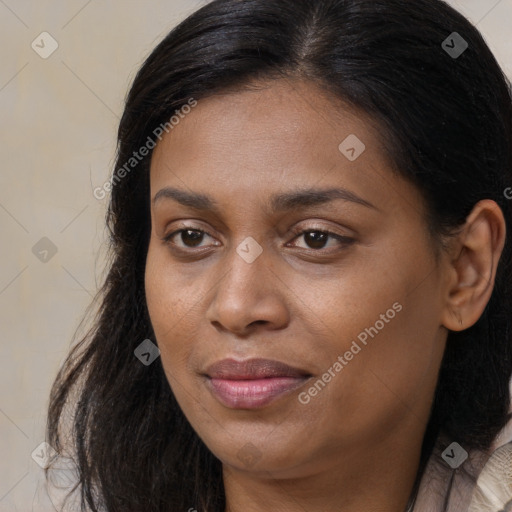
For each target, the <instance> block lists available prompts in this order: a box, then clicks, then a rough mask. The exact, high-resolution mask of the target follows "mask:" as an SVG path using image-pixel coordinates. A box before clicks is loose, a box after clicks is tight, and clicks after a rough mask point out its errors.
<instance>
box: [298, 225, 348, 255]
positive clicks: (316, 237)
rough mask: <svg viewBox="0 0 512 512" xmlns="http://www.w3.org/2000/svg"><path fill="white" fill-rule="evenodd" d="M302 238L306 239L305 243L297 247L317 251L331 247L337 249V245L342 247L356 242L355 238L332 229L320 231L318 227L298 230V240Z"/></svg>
mask: <svg viewBox="0 0 512 512" xmlns="http://www.w3.org/2000/svg"><path fill="white" fill-rule="evenodd" d="M300 239H303V240H304V244H305V245H295V247H299V248H302V249H312V250H316V251H320V250H322V249H329V248H331V249H332V248H334V249H335V248H336V246H338V248H340V247H341V248H342V247H343V246H348V245H350V244H351V243H352V242H354V239H353V238H349V237H346V236H342V235H338V234H336V233H331V232H330V231H320V230H318V229H309V230H307V231H300V232H298V233H297V237H296V240H300ZM331 240H332V241H333V243H332V244H330V241H331Z"/></svg>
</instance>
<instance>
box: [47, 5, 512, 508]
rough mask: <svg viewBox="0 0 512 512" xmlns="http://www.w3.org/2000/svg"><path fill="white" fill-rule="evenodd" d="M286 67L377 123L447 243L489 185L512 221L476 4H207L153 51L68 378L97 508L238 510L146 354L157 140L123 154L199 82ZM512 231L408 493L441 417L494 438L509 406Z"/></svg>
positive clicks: (509, 151) (440, 395) (448, 427)
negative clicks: (471, 10)
mask: <svg viewBox="0 0 512 512" xmlns="http://www.w3.org/2000/svg"><path fill="white" fill-rule="evenodd" d="M454 32H456V33H457V34H459V36H460V37H461V38H462V39H463V40H464V41H465V42H466V43H467V49H465V51H463V52H462V53H461V54H460V55H457V54H454V52H452V51H449V50H450V49H453V48H455V47H456V46H457V47H456V48H455V50H459V49H461V48H462V46H461V45H462V42H461V39H457V40H454V39H453V37H457V36H454V35H453V33H454ZM449 37H452V39H449ZM447 38H448V39H447ZM446 40H447V41H448V44H446V43H445V44H443V41H446ZM279 78H286V79H290V80H291V79H296V78H299V79H305V80H309V81H311V82H314V83H316V84H317V85H319V86H320V87H322V88H323V89H324V90H325V91H328V92H330V93H332V94H334V95H335V96H336V97H339V98H340V99H342V100H344V101H345V102H347V103H349V104H350V105H352V106H353V107H356V108H357V109H360V110H361V111H363V112H365V113H366V114H369V115H370V116H371V117H372V119H374V120H375V121H376V122H377V123H379V125H380V127H381V134H382V137H383V140H384V142H385V147H386V148H387V151H389V155H390V157H391V159H392V161H393V162H394V164H395V167H396V172H398V173H400V174H401V175H403V176H405V177H406V178H407V179H409V180H410V181H411V182H412V183H414V184H415V185H416V186H417V187H418V189H419V190H420V192H421V193H422V194H423V196H424V198H425V200H426V204H427V205H428V218H427V219H426V222H427V223H428V227H429V228H430V230H431V232H432V233H433V234H434V235H435V237H436V238H435V239H437V240H438V241H441V239H442V238H443V235H445V234H447V233H449V232H450V231H451V230H452V229H454V228H456V227H457V226H460V225H461V224H463V223H464V221H465V219H466V217H467V215H468V214H469V212H470V211H471V209H472V208H473V206H474V205H475V204H476V203H477V202H478V201H479V200H481V199H486V198H487V199H492V200H494V201H496V202H497V203H498V205H499V206H500V207H501V208H502V210H503V212H504V215H505V218H506V223H507V231H508V233H512V211H511V206H510V201H509V200H507V198H506V197H505V195H506V194H504V191H505V190H506V189H507V188H508V187H510V186H512V101H511V95H510V87H509V83H508V81H507V79H506V78H505V76H504V75H503V72H502V71H501V69H500V67H499V65H498V64H497V62H496V60H495V58H494V57H493V55H492V53H491V51H490V50H489V48H488V47H487V45H486V44H485V42H484V40H483V38H482V36H481V35H480V33H479V32H478V31H477V29H476V28H475V27H473V26H472V25H471V24H470V23H469V22H468V21H467V20H466V19H465V18H464V17H463V16H462V15H461V14H459V13H458V12H456V11H455V10H454V9H452V8H451V7H449V6H448V5H446V4H445V3H444V2H442V1H440V0H409V1H407V2H404V1H402V0H314V1H312V0H243V1H240V0H214V1H212V2H211V3H209V4H207V5H206V6H204V7H203V8H201V9H199V10H198V11H197V12H195V13H194V14H192V15H191V16H190V17H188V18H187V19H186V20H184V21H183V22H182V23H181V24H180V25H178V26H177V27H176V28H174V30H172V31H171V32H170V33H169V34H168V35H167V37H165V39H164V40H163V41H162V42H161V43H160V44H159V45H158V46H157V47H156V49H155V50H154V51H153V52H152V53H151V55H150V56H149V57H148V58H147V60H146V61H145V63H144V64H143V66H142V67H141V69H140V71H139V72H138V74H137V76H136V77H135V80H134V82H133V85H132V87H131V89H130V91H129V94H128V96H127V99H126V106H125V110H124V113H123V116H122V119H121V122H120V126H119V133H118V156H117V162H116V167H115V170H114V173H115V176H116V179H115V180H114V179H113V181H112V193H111V198H110V204H109V207H108V212H107V226H108V229H109V234H110V242H111V243H110V260H109V266H108V268H107V271H108V273H107V275H106V278H105V281H104V284H103V286H102V287H101V289H100V291H99V293H98V296H97V299H98V301H97V303H96V304H97V313H96V316H95V318H94V322H93V325H92V327H91V328H90V330H89V332H87V333H86V334H85V335H83V337H82V338H81V339H80V341H79V343H77V345H76V346H75V347H74V349H73V350H72V352H71V354H70V355H69V357H68V359H67V360H66V362H65V364H64V366H63V368H62V369H61V370H60V372H59V374H58V376H57V379H56V382H55V384H54V387H53V389H52V394H51V400H50V405H49V417H48V432H47V434H48V435H47V437H48V442H49V444H51V445H52V446H53V447H54V448H55V449H56V450H57V451H59V452H60V451H64V450H66V449H68V450H71V451H72V453H73V456H74V458H75V460H76V464H77V468H78V472H79V473H78V476H79V482H78V483H79V484H80V489H81V497H82V506H83V509H86V507H90V509H91V510H93V511H97V510H107V511H109V512H113V511H122V512H130V511H137V512H140V511H144V512H153V511H154V512H156V511H167V512H168V511H184V510H189V509H190V508H195V509H196V510H198V511H199V512H224V507H225V496H224V487H223V482H222V467H221V463H220V461H219V460H218V459H216V458H215V457H214V456H213V455H212V453H211V452H210V451H209V450H208V449H207V448H206V446H205V445H204V444H203V442H202V441H201V440H200V439H199V437H198V436H197V434H196V433H195V432H194V430H193V429H192V427H191V426H190V424H189V423H188V421H187V419H186V418H185V417H184V415H183V413H182V411H181V410H180V407H179V406H178V404H177V402H176V400H175V398H174V396H173V393H172V391H171V389H170V386H169V383H168V381H167V379H166V376H165V374H164V371H163V368H162V365H161V362H160V359H157V360H156V361H155V362H154V363H153V364H151V365H150V366H145V365H143V364H141V363H140V361H138V360H137V359H136V357H135V356H134V349H135V348H136V347H137V346H138V345H139V344H140V343H141V342H142V341H143V340H145V339H147V338H149V339H152V340H153V341H155V338H154V334H153V331H152V327H151V323H150V320H149V316H148V312H147V307H146V299H145V294H144V270H145V261H146V253H147V248H148V241H149V235H150V214H149V165H150V155H149V156H147V157H146V158H145V159H142V160H141V161H140V162H138V163H137V166H134V168H131V167H130V168H129V170H127V172H125V173H123V176H122V179H119V176H120V174H119V173H118V170H119V169H120V168H122V167H123V166H125V170H126V169H127V168H126V163H127V162H128V161H129V160H130V158H131V157H133V152H134V151H137V150H138V149H139V148H141V147H143V146H144V145H146V144H147V141H148V138H153V139H154V137H155V129H156V128H157V127H159V126H161V125H162V124H165V123H167V122H168V121H169V118H170V117H171V116H172V115H173V114H174V113H175V111H176V110H179V109H180V108H182V107H183V105H185V104H187V103H188V102H189V101H190V99H191V98H194V99H195V100H197V101H201V99H202V98H206V97H208V96H210V95H212V94H215V93H218V92H223V91H228V90H229V89H230V88H237V87H240V88H241V87H244V86H247V85H249V84H250V83H251V82H253V81H255V80H257V79H265V80H272V79H279ZM178 129H179V128H178ZM511 240H512V239H511V237H510V236H508V237H507V240H506V245H505V249H504V253H503V255H502V258H501V260H500V264H499V267H498V272H497V277H496V282H495V287H494V290H493V293H492V296H491V299H490V301H489V303H488V305H487V307H486V309H485V311H484V313H483V315H482V316H481V318H480V319H479V321H478V322H477V323H476V324H475V325H474V326H473V327H471V328H469V329H466V330H465V331H462V332H450V333H449V336H448V341H447V346H446V351H445V355H444V359H443V362H442V367H441V369H440V374H439V381H438V385H437V389H436V393H435V398H434V403H433V406H432V411H431V416H430V420H429V422H428V425H427V429H426V433H425V437H424V442H423V447H422V455H421V463H420V468H419V470H418V475H417V480H416V485H415V488H414V491H413V495H412V496H411V501H410V504H412V503H414V499H415V493H416V491H417V484H418V482H419V481H420V479H421V476H422V474H423V472H424V468H425V464H426V462H427V460H428V459H429V457H430V456H431V454H432V451H433V446H434V443H435V441H436V439H437V438H438V435H439V434H440V433H444V434H446V435H447V436H449V437H450V438H451V439H452V440H455V441H457V442H459V444H461V445H462V446H463V447H464V448H465V449H466V450H470V449H482V450H486V449H488V448H489V447H490V445H491V443H492V442H493V440H494V439H495V437H496V436H497V434H498V433H499V431H500V430H501V429H502V428H503V427H504V426H505V424H506V422H507V420H508V415H507V413H508V408H509V404H510V392H509V381H510V378H511V374H512V334H511V325H512V300H511V297H512V269H511V261H512V257H511V254H512V253H511V250H512V246H511V244H512V242H511ZM68 410H69V412H70V415H68V414H67V413H66V414H65V412H66V411H68ZM66 418H69V421H67V422H66V421H64V420H65V419H66Z"/></svg>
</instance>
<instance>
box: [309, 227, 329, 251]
mask: <svg viewBox="0 0 512 512" xmlns="http://www.w3.org/2000/svg"><path fill="white" fill-rule="evenodd" d="M328 239H329V235H328V234H327V233H322V232H320V231H307V232H306V233H304V240H305V242H306V244H307V245H308V246H309V247H310V248H311V249H323V248H324V247H325V244H326V243H327V241H328Z"/></svg>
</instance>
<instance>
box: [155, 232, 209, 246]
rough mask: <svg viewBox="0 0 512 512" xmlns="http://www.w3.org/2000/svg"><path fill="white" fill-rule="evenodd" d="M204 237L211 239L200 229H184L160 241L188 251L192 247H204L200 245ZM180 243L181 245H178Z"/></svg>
mask: <svg viewBox="0 0 512 512" xmlns="http://www.w3.org/2000/svg"><path fill="white" fill-rule="evenodd" d="M177 235H180V236H177ZM205 236H208V237H210V238H212V237H211V236H210V235H209V234H208V233H206V231H203V230H201V229H191V228H185V229H179V230H177V231H174V232H173V233H170V234H169V235H166V236H165V237H164V238H163V239H162V240H163V241H164V242H165V243H167V244H172V245H175V246H176V247H178V248H179V249H189V248H194V247H205V246H202V245H201V242H203V240H204V238H205ZM174 239H176V241H174ZM180 243H181V244H182V245H180ZM214 245H218V244H214Z"/></svg>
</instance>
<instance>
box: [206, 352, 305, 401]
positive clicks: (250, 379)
mask: <svg viewBox="0 0 512 512" xmlns="http://www.w3.org/2000/svg"><path fill="white" fill-rule="evenodd" d="M206 376H207V377H208V378H207V385H208V388H209V389H210V391H211V392H212V393H213V395H214V396H215V397H216V398H217V399H218V400H219V401H220V402H221V403H222V404H223V405H225V406H226V407H230V408H233V409H256V408H259V407H263V406H265V405H267V404H269V403H270V402H272V401H273V400H275V399H277V398H278V397H280V396H282V395H283V394H285V393H289V392H291V391H293V390H295V389H297V388H298V387H300V386H301V385H302V384H303V383H304V382H305V381H306V380H308V379H309V377H311V375H310V374H308V373H307V372H306V371H304V370H300V369H298V368H293V367H292V366H288V365H287V364H285V363H281V362H279V361H273V360H270V359H249V360H246V361H236V360H234V359H223V360H222V361H219V362H217V363H215V364H213V365H211V366H209V367H208V369H207V371H206Z"/></svg>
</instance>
